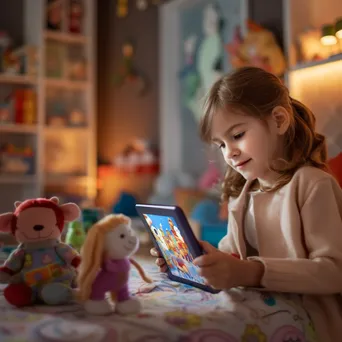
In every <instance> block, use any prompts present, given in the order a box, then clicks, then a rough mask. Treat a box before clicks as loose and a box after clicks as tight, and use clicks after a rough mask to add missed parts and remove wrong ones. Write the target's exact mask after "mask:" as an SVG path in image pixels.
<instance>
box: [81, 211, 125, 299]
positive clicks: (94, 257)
mask: <svg viewBox="0 0 342 342" xmlns="http://www.w3.org/2000/svg"><path fill="white" fill-rule="evenodd" d="M130 222H131V220H130V219H129V217H127V216H125V215H121V214H118V215H115V214H110V215H107V216H105V217H104V218H103V219H101V220H100V221H98V222H96V223H95V224H94V225H93V226H92V227H91V228H90V229H89V231H88V233H87V236H86V240H85V242H84V244H83V246H82V249H81V260H82V261H81V265H80V268H79V273H78V277H77V283H78V288H79V293H78V296H79V299H80V300H81V301H85V300H87V299H88V298H89V296H90V293H91V289H92V284H93V282H94V279H95V277H96V274H97V272H98V271H99V269H100V268H101V264H102V262H103V258H104V239H105V235H106V233H108V232H110V231H111V230H114V229H115V228H116V227H118V226H119V225H121V224H129V223H130Z"/></svg>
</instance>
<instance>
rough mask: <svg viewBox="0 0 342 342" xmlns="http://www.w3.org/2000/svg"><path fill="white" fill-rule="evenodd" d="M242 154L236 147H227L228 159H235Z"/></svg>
mask: <svg viewBox="0 0 342 342" xmlns="http://www.w3.org/2000/svg"><path fill="white" fill-rule="evenodd" d="M239 154H240V150H239V149H238V148H236V147H234V146H232V147H229V146H227V151H226V158H227V159H232V158H234V157H237V156H238V155H239Z"/></svg>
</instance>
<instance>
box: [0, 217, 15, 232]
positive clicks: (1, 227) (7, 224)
mask: <svg viewBox="0 0 342 342" xmlns="http://www.w3.org/2000/svg"><path fill="white" fill-rule="evenodd" d="M13 216H14V215H13V213H5V214H1V215H0V232H3V233H10V232H11V223H12V218H13Z"/></svg>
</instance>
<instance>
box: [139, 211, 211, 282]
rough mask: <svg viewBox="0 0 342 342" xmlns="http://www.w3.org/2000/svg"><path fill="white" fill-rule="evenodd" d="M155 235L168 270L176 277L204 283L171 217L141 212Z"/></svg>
mask: <svg viewBox="0 0 342 342" xmlns="http://www.w3.org/2000/svg"><path fill="white" fill-rule="evenodd" d="M143 215H144V218H145V220H146V222H147V224H148V225H149V227H150V229H151V231H152V234H153V236H154V237H155V239H156V241H157V243H158V245H159V248H160V250H161V252H162V253H163V257H164V259H165V261H166V263H167V265H168V266H169V269H170V272H171V273H172V274H173V275H174V276H177V277H180V278H183V279H188V280H190V281H193V282H196V283H200V284H203V285H205V279H204V278H203V277H201V276H200V275H199V274H198V270H199V268H198V266H195V265H194V264H193V259H194V258H193V256H192V254H191V252H190V250H189V248H188V246H187V244H186V243H185V241H184V238H183V236H182V234H181V232H180V231H179V229H178V227H177V223H176V221H175V219H174V218H173V217H170V216H161V215H152V214H148V215H147V214H143Z"/></svg>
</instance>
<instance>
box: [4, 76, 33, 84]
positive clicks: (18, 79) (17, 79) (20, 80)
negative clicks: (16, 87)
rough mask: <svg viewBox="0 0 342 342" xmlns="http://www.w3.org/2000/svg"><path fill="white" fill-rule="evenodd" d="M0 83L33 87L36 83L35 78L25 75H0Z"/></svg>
mask: <svg viewBox="0 0 342 342" xmlns="http://www.w3.org/2000/svg"><path fill="white" fill-rule="evenodd" d="M0 83H3V84H5V83H7V84H24V85H35V84H36V83H37V78H36V77H34V76H27V75H10V74H2V73H0Z"/></svg>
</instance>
